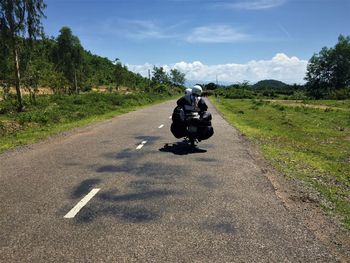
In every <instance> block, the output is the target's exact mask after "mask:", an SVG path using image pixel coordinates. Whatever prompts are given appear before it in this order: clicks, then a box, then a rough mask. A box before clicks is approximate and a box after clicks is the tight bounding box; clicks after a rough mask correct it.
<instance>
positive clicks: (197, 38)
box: [186, 25, 249, 43]
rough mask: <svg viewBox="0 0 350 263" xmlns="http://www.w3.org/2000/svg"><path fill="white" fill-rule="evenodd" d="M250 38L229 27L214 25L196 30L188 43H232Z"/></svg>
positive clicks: (188, 39)
mask: <svg viewBox="0 0 350 263" xmlns="http://www.w3.org/2000/svg"><path fill="white" fill-rule="evenodd" d="M248 38H249V36H248V35H246V34H243V33H241V32H239V31H238V30H237V29H235V28H232V27H230V26H228V25H214V26H201V27H196V28H194V29H193V31H192V33H191V34H190V35H189V36H188V37H187V38H186V41H187V42H190V43H232V42H237V41H241V40H245V39H248Z"/></svg>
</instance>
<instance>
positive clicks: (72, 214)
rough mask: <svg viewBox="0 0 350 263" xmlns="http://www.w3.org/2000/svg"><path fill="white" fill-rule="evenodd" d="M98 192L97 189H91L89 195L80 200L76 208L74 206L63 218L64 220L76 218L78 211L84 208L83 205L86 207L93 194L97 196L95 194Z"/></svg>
mask: <svg viewBox="0 0 350 263" xmlns="http://www.w3.org/2000/svg"><path fill="white" fill-rule="evenodd" d="M98 191H100V189H99V188H95V189H92V190H91V191H90V193H88V194H87V195H86V196H85V197H84V198H83V199H81V200H80V202H79V203H77V204H76V206H74V207H73V208H72V209H71V210H70V211H69V212H68V213H67V214H66V215H65V216H64V218H74V217H75V216H76V214H78V212H79V211H80V209H82V208H83V207H84V205H86V204H87V203H88V202H89V201H90V200H91V198H93V197H94V195H95V194H97V192H98Z"/></svg>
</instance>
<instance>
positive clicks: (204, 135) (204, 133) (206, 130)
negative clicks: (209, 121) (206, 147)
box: [198, 126, 214, 141]
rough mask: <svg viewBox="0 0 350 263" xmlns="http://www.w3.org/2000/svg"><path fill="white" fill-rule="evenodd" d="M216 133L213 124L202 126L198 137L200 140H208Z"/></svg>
mask: <svg viewBox="0 0 350 263" xmlns="http://www.w3.org/2000/svg"><path fill="white" fill-rule="evenodd" d="M213 134H214V129H213V127H212V126H208V127H200V128H199V130H198V139H199V140H201V141H202V140H207V139H209V138H210V137H211V136H213Z"/></svg>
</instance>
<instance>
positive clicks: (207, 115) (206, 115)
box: [201, 111, 212, 121]
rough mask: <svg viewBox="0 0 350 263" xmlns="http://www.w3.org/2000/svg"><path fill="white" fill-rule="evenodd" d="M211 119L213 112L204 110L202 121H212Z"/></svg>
mask: <svg viewBox="0 0 350 263" xmlns="http://www.w3.org/2000/svg"><path fill="white" fill-rule="evenodd" d="M211 120H212V116H211V113H210V112H208V111H205V112H203V114H202V116H201V121H211Z"/></svg>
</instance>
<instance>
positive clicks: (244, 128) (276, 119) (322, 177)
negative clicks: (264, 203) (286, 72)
mask: <svg viewBox="0 0 350 263" xmlns="http://www.w3.org/2000/svg"><path fill="white" fill-rule="evenodd" d="M211 100H212V101H213V103H214V104H215V105H216V106H217V107H218V109H219V110H220V111H221V112H222V113H223V114H224V115H225V117H226V118H227V120H228V121H229V122H230V123H231V124H232V125H234V126H235V127H237V128H238V129H239V130H240V131H241V132H242V133H243V134H245V135H246V136H247V137H248V138H250V139H251V140H252V141H253V142H254V143H256V144H257V145H258V146H259V148H260V149H261V151H262V153H263V155H264V157H265V158H266V159H267V160H268V161H269V162H270V163H271V164H272V165H273V166H274V167H275V168H276V169H277V170H279V171H280V172H282V173H283V174H285V175H286V176H288V177H290V178H296V179H298V180H302V181H303V182H305V183H306V184H307V185H308V186H310V187H311V188H312V189H314V190H316V191H317V192H319V193H320V194H321V196H322V198H321V202H320V204H321V205H322V206H323V207H324V208H325V209H326V210H327V211H328V212H329V213H331V214H333V215H336V216H339V217H340V218H341V221H342V222H343V224H344V226H345V227H346V228H347V229H350V116H349V112H348V111H343V110H329V109H314V108H306V107H289V106H288V105H281V104H275V103H270V102H266V101H257V100H232V99H223V98H212V99H211ZM343 102H344V101H343ZM319 103H321V104H322V105H330V106H333V105H334V106H336V107H348V103H349V102H347V103H345V104H344V105H343V104H342V102H338V101H320V102H319ZM315 104H317V103H316V102H315Z"/></svg>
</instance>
